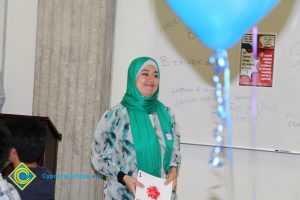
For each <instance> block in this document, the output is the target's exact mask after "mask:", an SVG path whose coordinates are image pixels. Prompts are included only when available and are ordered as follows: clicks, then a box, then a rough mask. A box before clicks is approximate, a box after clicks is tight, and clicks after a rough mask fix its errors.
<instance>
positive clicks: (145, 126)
mask: <svg viewBox="0 0 300 200" xmlns="http://www.w3.org/2000/svg"><path fill="white" fill-rule="evenodd" d="M159 81H160V72H159V67H158V64H157V62H156V61H155V60H154V59H152V58H149V57H140V58H136V59H135V60H133V61H132V62H131V64H130V66H129V69H128V79H127V90H126V94H125V95H124V97H123V100H122V102H121V104H119V105H117V106H114V107H112V108H110V109H108V110H107V111H106V112H105V113H104V115H103V117H102V119H101V120H100V122H99V124H98V126H97V129H96V132H95V137H94V140H93V144H92V164H93V166H94V168H95V169H96V170H97V171H98V172H100V173H101V174H103V175H105V176H106V177H108V182H107V184H106V186H105V188H104V196H105V199H120V200H121V199H122V200H126V199H134V195H135V191H136V187H143V184H142V183H140V182H138V181H137V179H136V177H137V173H138V170H142V171H145V172H147V173H149V174H152V175H154V176H157V177H161V178H166V181H165V184H169V183H170V182H172V181H173V193H172V199H176V192H175V189H176V184H177V175H178V174H177V173H178V169H179V166H180V161H181V157H180V152H179V150H180V135H179V132H178V129H177V124H176V122H175V119H174V114H173V113H172V112H171V111H170V109H169V108H167V107H165V106H164V105H163V104H162V103H161V102H160V101H158V100H157V98H158V92H159Z"/></svg>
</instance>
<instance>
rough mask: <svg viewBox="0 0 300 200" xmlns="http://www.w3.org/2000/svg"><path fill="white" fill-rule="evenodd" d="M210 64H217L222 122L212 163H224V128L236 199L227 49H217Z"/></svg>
mask: <svg viewBox="0 0 300 200" xmlns="http://www.w3.org/2000/svg"><path fill="white" fill-rule="evenodd" d="M210 64H211V65H212V66H215V65H216V70H215V75H214V76H213V81H214V83H215V86H216V93H215V98H216V101H217V102H218V105H217V112H216V113H217V116H218V118H219V119H220V123H219V124H218V125H217V128H216V129H215V131H214V138H215V141H216V143H217V146H216V147H215V148H214V149H213V151H212V154H211V158H210V165H211V166H212V167H221V166H223V164H224V160H223V159H224V134H223V132H224V128H225V127H226V130H227V140H228V161H229V175H230V176H229V180H230V181H229V185H228V187H229V190H230V191H229V193H230V196H231V197H230V199H231V200H233V199H234V167H233V166H234V160H233V148H232V129H231V114H230V68H229V62H228V55H227V51H226V50H224V49H220V50H217V51H216V54H215V55H212V56H211V57H210ZM221 72H224V77H223V78H224V95H223V92H222V91H223V86H222V84H221V81H220V73H221Z"/></svg>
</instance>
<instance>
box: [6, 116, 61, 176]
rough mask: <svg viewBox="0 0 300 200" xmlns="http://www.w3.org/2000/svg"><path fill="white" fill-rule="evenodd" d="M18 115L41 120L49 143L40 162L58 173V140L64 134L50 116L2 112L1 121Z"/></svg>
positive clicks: (54, 172)
mask: <svg viewBox="0 0 300 200" xmlns="http://www.w3.org/2000/svg"><path fill="white" fill-rule="evenodd" d="M16 117H28V118H32V117H34V118H36V119H38V120H39V122H40V124H41V126H42V127H44V128H45V130H46V132H47V144H46V148H45V151H44V154H43V156H42V157H41V159H40V161H39V164H40V165H41V166H46V167H47V168H48V169H49V170H50V171H51V172H52V174H56V163H57V152H58V142H59V141H61V139H62V135H61V134H60V133H59V132H58V131H57V129H56V128H55V126H54V125H53V123H52V122H51V120H50V119H49V117H39V116H27V115H13V114H2V113H1V114H0V121H6V120H9V119H12V118H16Z"/></svg>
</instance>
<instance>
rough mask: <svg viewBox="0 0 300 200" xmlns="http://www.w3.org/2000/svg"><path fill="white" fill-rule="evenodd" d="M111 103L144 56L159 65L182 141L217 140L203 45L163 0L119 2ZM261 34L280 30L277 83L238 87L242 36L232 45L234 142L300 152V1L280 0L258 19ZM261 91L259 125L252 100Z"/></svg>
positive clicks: (164, 97) (163, 98)
mask: <svg viewBox="0 0 300 200" xmlns="http://www.w3.org/2000/svg"><path fill="white" fill-rule="evenodd" d="M117 4H118V5H117V16H116V30H115V33H116V35H115V47H114V49H115V50H114V64H113V78H112V98H111V104H116V103H118V102H120V100H121V99H122V97H123V95H124V93H125V90H126V74H127V67H128V65H129V63H130V61H131V60H132V59H134V58H135V57H138V56H142V55H148V56H152V57H154V58H155V59H156V60H157V61H158V62H159V64H160V69H161V84H160V100H161V101H162V102H163V103H164V104H165V105H167V106H169V107H171V108H172V109H173V110H174V112H175V114H176V117H177V121H178V124H179V129H180V131H181V142H183V143H191V144H204V145H215V144H216V143H215V141H214V138H213V136H212V135H213V130H214V128H215V126H216V122H217V117H216V115H215V109H216V102H215V100H214V94H213V93H214V86H213V83H212V80H211V78H212V75H213V74H214V71H213V70H212V68H211V67H210V65H209V64H208V59H209V57H210V56H211V55H212V54H213V51H211V50H209V49H208V48H207V47H205V46H204V45H203V44H202V43H201V42H199V41H198V40H197V38H196V37H195V36H194V35H193V33H192V32H191V31H190V30H189V29H188V28H187V27H186V26H185V25H184V24H183V23H182V22H181V21H180V20H179V19H178V18H177V17H176V16H175V14H174V13H172V11H171V10H170V9H169V8H168V7H167V5H166V3H165V2H164V1H163V0H155V1H153V0H147V1H146V0H145V1H138V0H127V1H118V2H117ZM258 29H259V33H271V34H276V42H275V60H274V69H273V86H272V87H255V90H254V87H249V86H239V83H238V81H239V70H240V51H241V43H238V44H236V46H235V47H233V48H231V49H230V50H229V61H230V68H231V115H232V118H231V120H232V132H233V146H234V147H239V148H249V149H261V150H275V149H279V150H286V151H291V152H300V145H299V144H300V105H299V103H300V85H299V84H298V83H297V80H298V79H299V75H300V38H299V35H300V1H298V0H295V1H284V0H282V1H281V2H280V3H279V5H278V6H277V7H276V8H275V10H274V11H273V12H272V13H271V14H270V15H268V16H267V17H266V18H265V19H264V20H263V21H262V22H260V23H259V24H258ZM254 92H255V94H256V97H257V98H256V104H257V108H256V109H257V117H256V124H255V125H253V123H252V120H251V103H250V102H251V99H252V96H253V93H254Z"/></svg>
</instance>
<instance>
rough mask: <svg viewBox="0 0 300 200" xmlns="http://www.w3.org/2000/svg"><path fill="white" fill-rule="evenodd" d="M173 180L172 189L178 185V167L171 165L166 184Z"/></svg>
mask: <svg viewBox="0 0 300 200" xmlns="http://www.w3.org/2000/svg"><path fill="white" fill-rule="evenodd" d="M172 181H173V185H172V190H175V188H176V186H177V168H176V167H171V168H170V170H169V172H168V174H167V179H166V181H165V185H168V184H169V183H171V182H172Z"/></svg>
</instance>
